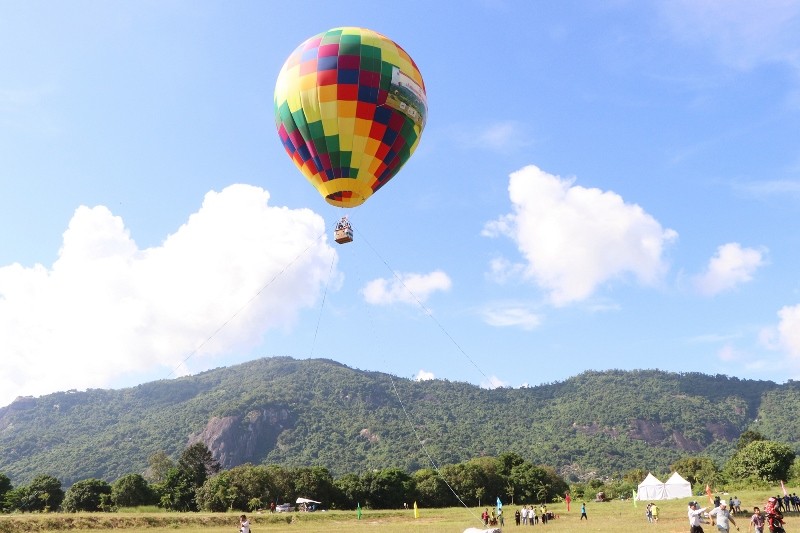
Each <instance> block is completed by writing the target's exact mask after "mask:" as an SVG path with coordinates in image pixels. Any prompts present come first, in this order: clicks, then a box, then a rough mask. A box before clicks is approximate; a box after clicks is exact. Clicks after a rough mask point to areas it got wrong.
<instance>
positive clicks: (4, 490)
mask: <svg viewBox="0 0 800 533" xmlns="http://www.w3.org/2000/svg"><path fill="white" fill-rule="evenodd" d="M13 488H14V486H13V485H11V479H10V478H9V477H8V476H7V475H5V474H3V473H2V472H0V512H8V511H10V508H9V505H8V503H7V501H6V495H7V494H8V493H9V492H10V491H11V490H12V489H13Z"/></svg>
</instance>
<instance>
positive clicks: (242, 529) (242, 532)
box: [239, 515, 250, 533]
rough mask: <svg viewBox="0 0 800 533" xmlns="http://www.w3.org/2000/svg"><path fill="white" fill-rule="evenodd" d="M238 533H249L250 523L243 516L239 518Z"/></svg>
mask: <svg viewBox="0 0 800 533" xmlns="http://www.w3.org/2000/svg"><path fill="white" fill-rule="evenodd" d="M239 533H250V521H249V520H248V519H247V517H246V516H245V515H242V516H240V517H239Z"/></svg>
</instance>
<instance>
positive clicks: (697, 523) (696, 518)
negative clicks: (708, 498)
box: [689, 502, 706, 533]
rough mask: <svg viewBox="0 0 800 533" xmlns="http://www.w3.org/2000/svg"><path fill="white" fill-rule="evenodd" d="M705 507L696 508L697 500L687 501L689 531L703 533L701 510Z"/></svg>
mask: <svg viewBox="0 0 800 533" xmlns="http://www.w3.org/2000/svg"><path fill="white" fill-rule="evenodd" d="M705 510H706V508H705V507H702V508H700V509H698V508H697V502H689V533H704V532H703V526H702V525H701V524H702V523H703V519H702V516H703V512H704V511H705Z"/></svg>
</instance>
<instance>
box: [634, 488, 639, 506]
mask: <svg viewBox="0 0 800 533" xmlns="http://www.w3.org/2000/svg"><path fill="white" fill-rule="evenodd" d="M632 492H633V506H634V507H638V505H636V502H638V501H639V494H638V493H637V492H636V489H633V491H632Z"/></svg>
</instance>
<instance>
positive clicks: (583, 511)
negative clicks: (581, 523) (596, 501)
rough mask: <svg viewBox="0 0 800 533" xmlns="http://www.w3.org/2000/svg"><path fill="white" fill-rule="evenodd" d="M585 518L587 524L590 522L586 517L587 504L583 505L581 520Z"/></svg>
mask: <svg viewBox="0 0 800 533" xmlns="http://www.w3.org/2000/svg"><path fill="white" fill-rule="evenodd" d="M584 518H585V519H586V521H587V522H588V521H589V517H588V516H586V502H583V503H581V520H583V519H584Z"/></svg>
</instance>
